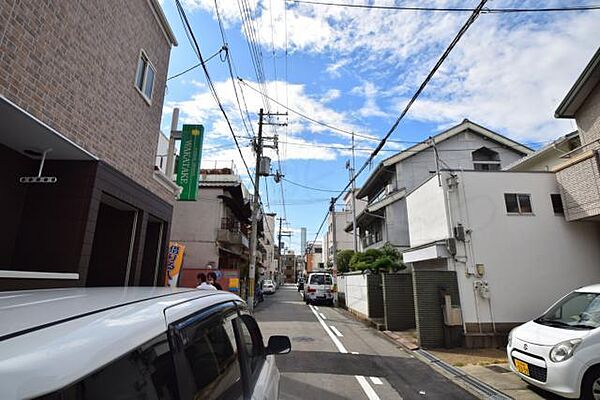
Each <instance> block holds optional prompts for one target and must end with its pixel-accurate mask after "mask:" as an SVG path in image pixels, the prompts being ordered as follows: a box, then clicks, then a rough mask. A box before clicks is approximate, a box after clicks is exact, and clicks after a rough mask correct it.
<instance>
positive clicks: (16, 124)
mask: <svg viewBox="0 0 600 400" xmlns="http://www.w3.org/2000/svg"><path fill="white" fill-rule="evenodd" d="M0 26H2V29H1V33H0V35H1V36H0V127H1V128H0V129H1V130H2V134H1V135H0V155H1V156H2V160H3V163H4V166H3V168H2V169H0V171H1V172H0V185H2V188H3V190H2V192H3V196H2V199H1V200H0V202H2V204H1V205H2V207H0V209H2V213H3V214H4V215H3V216H4V218H3V220H4V222H5V224H4V227H5V229H3V230H2V233H1V234H0V235H1V237H0V246H2V248H1V249H0V257H1V260H0V263H1V264H2V268H3V269H2V271H1V272H0V289H17V288H37V287H55V286H104V285H111V286H122V285H156V284H163V283H164V275H165V270H164V265H165V262H164V261H165V260H166V249H167V239H168V236H169V230H170V222H171V214H172V207H173V203H174V201H175V193H176V188H175V187H174V185H173V184H172V182H169V181H168V180H166V179H164V175H162V174H160V173H159V172H155V169H154V164H155V157H156V148H157V141H158V132H159V127H160V119H161V113H162V106H163V96H164V89H165V81H166V75H167V68H168V63H169V55H170V50H171V47H172V46H174V45H176V44H177V42H176V40H175V37H174V35H173V33H172V31H171V29H170V27H169V25H168V23H167V20H166V18H165V16H164V14H163V12H162V10H161V8H160V5H159V4H158V1H156V0H133V1H129V2H126V3H122V2H118V1H116V0H111V1H105V2H92V3H89V4H87V5H86V6H85V7H84V6H83V5H82V4H71V3H65V2H47V3H43V4H42V3H39V2H18V1H5V2H2V3H0ZM41 164H43V168H41V167H40V166H41Z"/></svg>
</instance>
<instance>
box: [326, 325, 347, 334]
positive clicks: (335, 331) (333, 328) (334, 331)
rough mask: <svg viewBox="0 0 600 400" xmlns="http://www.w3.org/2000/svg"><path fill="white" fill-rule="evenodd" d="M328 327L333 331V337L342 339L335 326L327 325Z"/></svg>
mask: <svg viewBox="0 0 600 400" xmlns="http://www.w3.org/2000/svg"><path fill="white" fill-rule="evenodd" d="M329 327H330V328H331V330H332V331H333V333H335V335H336V336H337V337H344V335H342V332H340V331H338V330H337V328H336V327H335V326H333V325H329Z"/></svg>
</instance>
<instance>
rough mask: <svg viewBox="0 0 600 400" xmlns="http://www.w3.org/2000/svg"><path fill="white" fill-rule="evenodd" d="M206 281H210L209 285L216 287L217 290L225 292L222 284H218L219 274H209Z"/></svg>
mask: <svg viewBox="0 0 600 400" xmlns="http://www.w3.org/2000/svg"><path fill="white" fill-rule="evenodd" d="M206 279H207V280H208V283H209V284H211V285H213V286H214V287H216V288H217V290H223V287H222V286H221V284H220V283H219V282H217V274H216V273H214V272H212V271H211V272H209V273H208V276H207V277H206Z"/></svg>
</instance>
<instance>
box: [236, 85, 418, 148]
mask: <svg viewBox="0 0 600 400" xmlns="http://www.w3.org/2000/svg"><path fill="white" fill-rule="evenodd" d="M238 80H239V81H240V82H241V83H243V84H244V85H246V87H248V88H250V89H252V90H253V91H255V92H257V93H258V94H261V95H263V96H266V97H268V96H267V95H265V94H264V93H261V92H260V90H258V89H257V88H255V87H254V86H252V85H250V84H249V83H248V82H246V81H244V80H243V79H242V78H240V77H239V76H238ZM268 98H269V100H271V101H273V102H274V103H275V104H277V105H279V106H281V107H283V108H285V109H286V110H288V111H290V112H292V113H294V114H296V115H298V116H300V117H302V118H304V119H306V120H308V121H311V122H313V123H315V124H317V125H321V126H324V127H326V128H329V129H331V130H334V131H337V132H340V133H343V134H346V135H350V136H351V135H352V131H349V130H347V129H343V128H339V127H336V126H333V125H331V124H328V123H326V122H323V121H319V120H317V119H314V118H312V117H310V116H308V115H306V114H305V113H303V112H302V111H298V110H295V109H293V108H291V107H288V106H287V105H285V104H282V103H280V102H278V101H277V100H275V99H273V98H271V97H268ZM354 136H357V137H360V138H363V139H367V140H372V141H375V142H379V141H380V140H381V139H380V138H378V137H376V136H369V135H365V134H359V133H354ZM390 141H391V142H395V143H405V142H404V141H397V140H390ZM411 143H417V142H411Z"/></svg>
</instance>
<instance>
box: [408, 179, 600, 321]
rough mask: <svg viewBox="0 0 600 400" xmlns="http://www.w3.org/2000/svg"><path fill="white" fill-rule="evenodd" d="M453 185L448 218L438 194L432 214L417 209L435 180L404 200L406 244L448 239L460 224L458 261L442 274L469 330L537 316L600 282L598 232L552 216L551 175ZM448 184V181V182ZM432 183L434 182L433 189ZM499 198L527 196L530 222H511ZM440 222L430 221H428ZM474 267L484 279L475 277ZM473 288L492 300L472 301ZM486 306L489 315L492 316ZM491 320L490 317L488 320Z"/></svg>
mask: <svg viewBox="0 0 600 400" xmlns="http://www.w3.org/2000/svg"><path fill="white" fill-rule="evenodd" d="M456 175H457V177H458V186H457V187H454V188H452V189H451V190H450V191H448V187H447V186H446V180H445V179H443V180H442V181H443V182H444V188H445V190H446V194H447V195H448V196H449V199H450V213H445V212H441V211H440V210H444V208H443V207H442V206H441V205H440V204H439V201H440V199H439V198H440V196H439V193H437V194H435V195H433V197H434V198H436V199H430V201H431V202H433V203H435V202H437V203H438V205H437V206H436V209H435V210H434V208H433V205H432V206H430V207H427V206H425V205H424V206H422V207H417V206H416V205H417V204H418V203H417V200H418V199H419V198H420V200H421V201H426V200H425V198H426V197H427V192H428V191H429V192H431V193H433V192H435V190H434V189H435V186H437V179H436V178H435V177H434V178H432V179H431V180H430V181H428V182H427V183H426V184H425V185H423V186H421V187H420V188H418V189H417V190H415V192H413V193H412V194H410V195H409V204H413V206H414V207H413V206H410V205H409V220H410V225H411V245H413V243H412V240H413V236H412V235H413V232H414V238H415V245H416V243H420V242H424V241H425V240H427V241H429V242H430V241H431V240H441V239H446V238H448V237H449V235H448V233H447V232H448V231H447V230H446V232H445V233H444V229H442V227H443V224H444V223H445V220H448V219H449V220H450V223H451V226H457V224H458V223H461V224H462V225H463V226H464V227H465V229H466V230H467V232H469V231H470V234H469V233H467V240H466V241H465V242H460V241H457V254H456V256H455V257H454V259H449V263H448V268H449V269H450V270H453V269H454V270H456V272H457V279H458V284H459V290H460V296H461V306H462V310H463V317H464V319H465V321H466V322H468V323H476V322H477V321H478V320H479V321H480V322H482V323H486V322H492V319H493V322H495V323H516V322H524V321H527V320H530V319H532V318H534V317H536V316H538V315H540V314H541V313H542V312H543V311H544V310H545V309H546V308H548V307H549V306H550V305H551V304H552V303H553V302H554V301H556V300H557V299H558V298H560V297H561V296H563V295H564V294H566V293H568V292H569V291H571V290H572V289H574V288H577V287H580V286H583V285H588V284H591V283H598V282H600V246H599V245H598V244H600V231H599V229H598V227H597V226H596V224H594V223H591V222H587V223H586V222H577V223H573V222H567V221H565V219H564V216H562V215H555V214H554V211H553V209H552V203H551V200H550V194H551V193H558V187H557V183H556V178H555V176H554V174H551V173H535V172H529V173H527V172H474V171H464V172H457V173H456ZM446 177H447V175H446ZM432 182H433V183H432ZM504 193H527V194H530V195H531V203H532V208H533V214H532V215H509V214H507V212H506V206H505V203H504ZM432 213H435V214H437V215H438V216H437V217H436V218H432V217H431V214H432ZM477 264H481V265H482V266H483V268H484V273H483V276H481V277H477V276H476V275H475V271H476V266H477ZM475 281H486V282H488V284H489V288H490V294H491V296H490V299H489V300H487V299H484V298H482V297H479V296H477V295H476V294H475V292H474V290H473V285H474V282H475ZM490 306H491V310H492V312H490ZM492 317H493V318H492Z"/></svg>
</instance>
